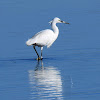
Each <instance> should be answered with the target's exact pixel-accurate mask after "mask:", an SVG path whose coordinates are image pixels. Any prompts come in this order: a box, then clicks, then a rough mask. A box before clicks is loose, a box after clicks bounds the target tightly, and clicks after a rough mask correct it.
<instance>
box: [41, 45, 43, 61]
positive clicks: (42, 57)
mask: <svg viewBox="0 0 100 100" xmlns="http://www.w3.org/2000/svg"><path fill="white" fill-rule="evenodd" d="M42 50H43V47H41V60H42V59H43V57H42Z"/></svg>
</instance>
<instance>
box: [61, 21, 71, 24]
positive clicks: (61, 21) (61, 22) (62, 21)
mask: <svg viewBox="0 0 100 100" xmlns="http://www.w3.org/2000/svg"><path fill="white" fill-rule="evenodd" d="M61 23H65V24H69V23H67V22H65V21H61Z"/></svg>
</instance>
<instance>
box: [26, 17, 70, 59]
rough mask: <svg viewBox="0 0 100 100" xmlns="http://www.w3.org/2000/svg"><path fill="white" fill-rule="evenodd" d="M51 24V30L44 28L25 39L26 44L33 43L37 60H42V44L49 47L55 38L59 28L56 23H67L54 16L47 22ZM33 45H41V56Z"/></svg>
mask: <svg viewBox="0 0 100 100" xmlns="http://www.w3.org/2000/svg"><path fill="white" fill-rule="evenodd" d="M49 23H50V24H51V26H52V30H50V29H46V30H42V31H40V32H38V33H37V34H35V35H34V36H33V37H32V38H30V39H29V40H28V41H26V44H27V45H28V46H31V45H33V48H34V50H35V52H36V54H37V56H38V58H37V60H42V59H43V57H42V50H43V46H47V48H49V47H50V46H51V45H52V44H53V42H54V41H55V40H56V39H57V37H58V34H59V29H58V27H57V26H56V23H65V24H69V23H67V22H65V21H61V20H60V19H59V18H57V17H55V18H54V19H53V20H52V21H50V22H49ZM35 46H38V47H41V57H40V56H39V54H38V52H37V50H36V48H35Z"/></svg>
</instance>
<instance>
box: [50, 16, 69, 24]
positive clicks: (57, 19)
mask: <svg viewBox="0 0 100 100" xmlns="http://www.w3.org/2000/svg"><path fill="white" fill-rule="evenodd" d="M53 22H55V23H65V24H69V23H67V22H65V21H62V20H61V19H60V18H58V17H55V18H54V19H53V20H52V21H50V22H49V23H50V24H52V23H53Z"/></svg>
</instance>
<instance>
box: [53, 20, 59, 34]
mask: <svg viewBox="0 0 100 100" xmlns="http://www.w3.org/2000/svg"><path fill="white" fill-rule="evenodd" d="M52 29H53V31H54V33H55V34H59V29H58V27H57V26H56V23H55V22H53V23H52Z"/></svg>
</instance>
